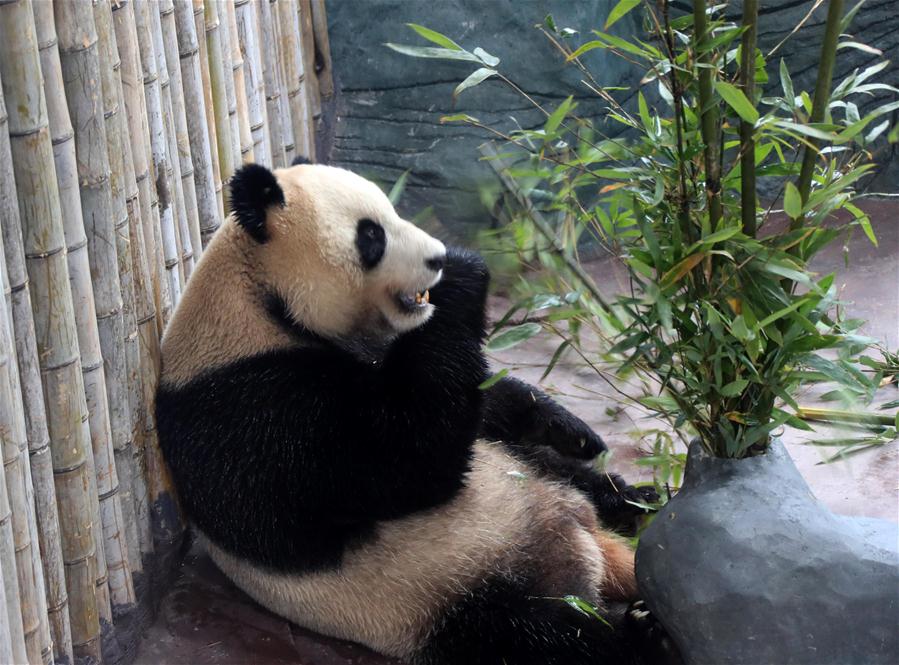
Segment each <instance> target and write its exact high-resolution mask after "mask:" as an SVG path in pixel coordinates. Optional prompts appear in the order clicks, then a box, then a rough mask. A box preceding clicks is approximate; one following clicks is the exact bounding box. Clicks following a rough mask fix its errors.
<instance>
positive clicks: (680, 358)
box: [388, 0, 899, 458]
mask: <svg viewBox="0 0 899 665" xmlns="http://www.w3.org/2000/svg"><path fill="white" fill-rule="evenodd" d="M723 7H724V6H723V5H716V6H707V5H706V3H705V2H704V0H694V2H693V3H692V9H693V11H692V12H689V13H680V14H678V15H674V14H673V8H669V4H668V2H667V1H663V2H661V3H651V2H635V1H633V0H621V1H620V2H618V3H617V4H616V5H615V6H614V8H613V9H612V11H611V12H610V13H609V15H608V17H607V19H606V23H605V26H604V27H603V29H602V30H594V31H593V38H591V39H589V40H587V41H584V42H583V43H581V44H580V45H577V44H576V43H575V42H576V38H575V35H577V34H578V33H576V32H575V31H573V30H569V29H560V28H558V27H557V26H556V25H555V23H554V22H553V20H552V17H547V20H546V22H545V23H544V25H542V26H540V29H541V30H542V32H543V33H544V35H545V36H546V38H547V39H548V40H549V42H550V44H552V45H553V46H554V48H555V49H556V50H557V51H558V52H559V54H560V55H561V56H562V57H563V58H564V60H565V61H566V62H567V63H569V64H570V65H571V66H573V67H577V68H578V70H579V75H580V77H581V78H582V79H583V83H584V86H585V90H586V91H588V92H589V93H591V94H594V95H595V96H596V98H597V99H598V102H599V104H601V105H602V106H604V107H605V108H606V109H607V113H606V117H605V121H606V122H605V123H603V124H600V123H595V122H591V121H590V120H588V119H587V118H586V117H584V116H583V115H580V114H579V113H578V112H577V110H576V108H577V104H576V103H575V101H574V99H573V98H572V97H569V98H568V99H566V100H564V101H563V102H562V103H560V104H558V105H556V106H555V107H551V106H545V105H543V104H541V103H540V102H538V101H537V100H536V99H534V98H533V97H532V96H529V95H527V94H526V93H524V92H523V91H522V88H521V86H519V85H517V84H516V83H515V82H514V81H512V80H511V79H510V78H509V77H508V76H506V75H505V74H504V73H503V72H502V70H501V69H500V68H499V64H500V61H499V59H498V58H496V57H495V56H493V55H491V54H490V53H488V52H487V51H485V50H484V49H481V48H476V49H472V50H469V49H466V48H463V47H462V46H460V45H459V44H457V43H456V42H454V41H453V40H452V39H450V38H449V37H447V36H445V35H442V34H440V33H436V32H434V31H432V30H429V29H428V28H425V27H423V26H418V25H413V26H411V27H412V29H413V30H414V31H415V32H416V33H417V34H418V35H419V36H421V37H422V38H424V39H425V40H427V41H428V42H430V44H431V45H429V46H427V47H418V46H408V45H400V44H389V45H388V46H390V47H391V48H393V49H394V50H395V51H398V52H400V53H403V54H406V55H412V56H416V57H427V58H445V59H447V60H449V61H454V62H460V61H462V62H467V63H470V64H469V66H473V67H475V70H474V71H473V72H472V73H471V74H470V75H469V76H468V77H467V78H465V79H464V80H463V81H462V82H461V83H460V84H459V85H458V86H457V87H456V89H455V92H454V97H458V96H459V95H460V94H461V93H463V92H464V91H465V90H467V89H469V88H471V87H473V86H476V85H480V84H483V83H484V82H485V81H490V82H495V83H487V85H490V84H496V85H505V86H508V87H510V88H511V89H512V90H513V91H516V92H517V93H519V94H521V95H522V96H523V97H524V99H525V101H526V102H527V103H528V104H529V105H530V106H531V108H533V109H534V111H536V112H537V113H539V114H541V115H542V116H543V117H544V118H545V122H544V123H543V126H542V127H541V126H538V127H536V128H534V129H518V130H513V131H504V130H503V129H501V128H497V127H494V126H488V125H486V124H484V123H481V122H480V121H478V120H477V119H475V118H472V117H470V116H467V115H465V114H461V113H460V114H454V115H452V116H447V117H446V118H444V121H446V122H461V123H465V124H468V125H472V126H475V127H480V128H482V129H484V130H486V131H489V132H491V133H492V135H493V136H495V137H499V138H501V139H502V140H504V141H508V142H509V143H510V144H511V146H512V148H511V149H512V150H513V153H514V154H517V156H518V159H519V163H518V164H516V165H515V166H514V168H513V169H511V170H505V173H506V174H507V175H508V176H509V177H510V178H511V179H512V180H513V181H515V182H516V183H520V186H521V187H522V188H524V187H527V188H528V189H532V188H537V189H540V190H543V191H544V192H548V193H549V199H550V201H551V204H550V210H551V211H553V213H554V214H557V215H558V220H559V222H558V223H559V226H558V227H555V228H549V229H548V230H547V229H546V228H544V227H542V226H540V225H537V224H536V223H533V220H527V221H525V222H523V223H526V224H528V225H531V227H532V228H533V229H534V231H533V232H523V230H522V228H520V227H519V228H517V230H516V233H517V236H516V237H518V238H531V239H533V238H534V234H535V233H536V234H538V236H539V235H541V234H542V235H543V236H544V238H542V239H541V242H540V244H541V245H542V247H541V248H540V249H539V250H537V251H534V249H533V248H532V247H531V248H527V249H524V254H525V255H528V256H535V257H537V258H539V260H540V261H541V262H543V263H544V264H545V265H546V266H549V267H552V268H553V269H554V271H555V274H556V275H558V276H559V278H558V282H557V286H556V288H565V289H566V290H567V291H569V292H570V293H568V294H567V295H566V294H565V293H558V292H556V293H545V292H543V293H537V294H533V293H532V294H531V295H530V296H529V297H528V298H526V299H524V300H522V301H521V302H520V303H518V304H517V305H516V306H515V307H514V308H513V312H510V314H509V315H508V316H507V317H506V318H505V319H504V320H505V321H508V320H509V319H510V317H511V316H512V315H513V313H514V311H524V312H525V314H526V315H527V314H528V312H529V311H530V310H533V309H534V307H539V309H542V310H549V313H548V314H546V315H545V318H543V319H542V320H543V322H544V323H543V325H541V323H540V322H539V321H528V322H526V323H522V324H520V325H517V326H514V327H512V328H510V329H508V330H503V331H502V332H501V334H500V335H498V336H497V338H496V339H495V340H494V341H493V342H492V344H493V348H504V347H508V346H511V345H512V344H515V343H517V342H520V341H522V340H524V339H527V338H529V337H531V336H533V335H535V334H538V333H539V332H540V331H541V330H542V329H543V328H544V327H546V328H547V329H550V330H552V331H554V332H556V333H557V334H559V335H560V336H562V338H563V340H562V342H561V345H560V347H559V349H558V350H557V353H556V354H555V355H554V356H553V359H552V360H551V361H550V363H549V367H548V370H547V371H550V370H551V369H552V367H553V365H554V364H555V363H556V362H557V361H558V359H559V358H560V357H561V355H562V354H563V353H564V352H565V351H566V350H570V351H572V352H574V353H577V354H578V355H580V356H581V358H582V359H583V360H584V361H585V362H586V363H587V364H588V365H590V366H591V367H593V368H595V369H597V371H599V372H600V373H601V376H603V377H606V378H607V379H608V380H609V382H610V385H611V386H612V387H613V388H614V389H615V390H618V391H619V392H620V394H621V396H622V397H623V398H624V399H632V398H633V396H632V395H628V394H627V393H625V392H624V391H622V390H621V389H620V388H619V387H618V385H616V382H617V384H620V383H621V382H622V379H624V378H628V377H630V376H632V375H633V374H634V373H636V375H637V376H638V377H639V378H640V379H641V380H642V381H643V382H645V385H647V386H648V390H647V392H646V393H645V394H643V395H642V396H641V397H639V398H638V399H637V401H638V402H639V404H640V405H641V406H642V407H644V408H645V409H647V410H648V411H649V412H650V413H652V414H653V415H656V416H659V417H662V418H665V419H667V420H668V421H669V422H670V424H671V426H672V427H673V429H674V431H675V432H677V433H678V434H680V435H681V436H683V437H685V438H689V437H690V436H693V435H695V436H698V438H699V440H700V441H701V442H702V445H703V446H704V448H705V449H706V450H707V451H708V452H709V453H710V454H712V455H716V456H721V457H732V458H740V457H746V456H749V455H754V454H760V453H763V452H764V451H765V450H766V448H767V446H768V444H769V443H770V441H771V437H772V433H773V432H775V431H776V430H778V428H781V427H782V426H783V425H790V426H793V427H797V428H800V429H809V426H808V425H807V424H806V423H805V422H804V421H803V420H802V419H800V418H799V417H798V415H799V406H798V404H797V403H796V399H795V395H796V391H797V389H798V388H799V387H800V386H801V385H803V384H806V383H809V382H814V381H820V380H830V381H833V382H834V383H835V384H837V385H838V386H840V388H841V389H842V390H844V391H847V392H850V393H853V394H856V395H859V396H860V397H862V398H864V399H870V398H871V397H872V396H873V391H874V390H875V389H876V387H877V385H878V383H879V375H878V374H877V373H874V374H873V375H869V374H865V373H864V372H862V371H861V368H860V366H859V364H860V360H859V354H860V352H861V351H862V350H863V349H864V348H865V347H866V346H867V343H868V342H867V341H866V340H865V339H864V338H862V337H860V336H859V335H857V334H855V332H854V331H855V328H856V327H857V326H858V325H859V323H860V322H848V321H846V320H844V319H842V317H841V316H840V308H839V307H838V305H839V301H838V296H837V291H836V287H835V283H834V282H835V278H834V275H832V274H831V275H826V276H823V277H822V276H819V275H816V274H815V273H814V272H813V271H812V270H810V269H809V267H808V262H809V261H810V260H811V259H812V258H813V257H814V256H815V255H816V254H817V253H818V252H820V251H821V249H823V248H824V247H826V246H828V245H829V244H831V243H832V242H833V241H835V240H836V239H838V238H845V237H846V236H847V235H848V234H849V233H851V232H853V231H856V230H858V231H860V232H862V233H864V234H865V235H867V236H868V238H869V239H870V240H871V241H872V242H874V243H876V238H875V236H874V233H873V231H872V228H871V224H870V220H869V219H868V217H867V215H866V214H865V213H864V212H863V210H862V209H860V208H859V207H858V206H856V205H855V203H853V201H854V199H855V198H856V197H857V195H858V189H857V185H858V182H859V180H860V179H861V178H863V177H864V176H865V175H866V174H869V173H870V172H871V170H872V169H873V168H874V164H873V163H872V161H871V157H872V154H873V152H872V146H874V145H876V142H877V141H878V140H880V141H885V139H886V137H887V136H888V135H889V136H892V137H893V140H895V138H896V130H893V131H892V132H888V129H889V119H888V118H889V115H890V114H891V113H894V112H895V111H896V110H897V109H899V102H896V101H888V102H887V103H880V104H879V105H878V104H874V105H873V106H874V108H873V109H872V110H870V111H869V112H868V113H867V114H865V115H863V116H860V114H859V112H858V105H857V103H856V102H857V100H858V99H859V97H861V96H862V95H869V94H871V93H878V94H881V95H885V96H886V97H888V98H889V97H895V95H897V94H899V89H897V88H896V87H895V86H892V85H889V84H887V83H879V82H878V83H874V82H871V81H870V79H872V77H874V76H875V75H876V74H877V73H878V72H880V71H883V69H884V68H885V67H886V66H888V65H887V62H886V61H883V62H878V63H876V64H872V65H870V66H869V67H867V68H865V69H864V70H862V71H856V72H853V73H851V74H850V75H849V76H848V77H847V78H846V79H844V80H843V81H842V82H840V83H839V84H838V85H837V86H835V87H833V89H832V88H831V76H832V72H833V63H834V59H835V57H836V54H837V52H838V50H839V49H843V48H860V49H861V50H863V51H865V52H868V53H871V52H874V53H877V51H876V49H872V48H871V47H869V46H865V45H864V44H861V43H860V42H859V41H858V40H857V39H854V38H851V37H848V38H845V39H843V40H842V41H840V37H839V36H840V35H844V34H846V33H847V31H848V28H849V24H850V22H851V20H852V17H853V16H854V14H855V12H856V11H858V8H859V7H860V5H857V6H856V7H855V9H853V10H852V11H851V12H849V13H848V14H846V15H845V16H844V15H843V11H842V3H841V1H840V0H831V2H830V3H829V6H828V11H827V21H826V25H825V30H824V39H823V41H822V44H821V54H820V58H819V60H818V62H819V69H818V77H817V81H816V83H815V90H814V91H813V93H814V94H813V95H809V94H807V93H805V92H802V91H796V90H794V87H793V82H792V79H791V77H790V74H789V71H788V67H787V65H786V63H784V62H783V61H781V62H780V65H779V68H778V73H779V78H780V84H781V88H782V91H783V92H782V94H780V92H779V91H775V90H773V89H772V87H771V86H769V85H766V84H767V83H768V78H767V69H768V63H767V62H766V58H765V54H763V53H762V51H761V50H759V49H758V47H757V46H756V44H755V41H756V34H757V28H756V26H755V24H756V22H757V19H758V5H757V3H755V2H752V1H749V2H746V3H744V4H743V21H742V24H740V25H738V24H735V23H733V22H731V21H730V20H728V18H727V17H726V16H725V15H724V14H723ZM638 8H639V10H640V11H641V12H642V16H643V21H642V22H641V23H640V25H642V29H643V31H644V33H645V34H639V35H638V37H635V38H631V39H626V38H622V37H620V36H617V35H616V34H614V33H613V32H610V31H609V29H610V28H611V27H612V26H613V25H615V24H616V23H618V22H619V21H621V20H622V19H623V18H624V17H625V16H628V14H630V13H631V12H636V11H637V10H638ZM635 15H636V14H635ZM635 15H634V16H635ZM631 18H633V16H632V17H631ZM632 25H637V24H636V23H632ZM741 49H745V52H742V53H741ZM594 50H604V51H608V52H609V53H610V54H612V55H617V56H620V57H622V58H624V59H625V60H626V61H627V62H629V63H630V64H631V65H633V66H634V67H636V68H637V73H638V75H639V76H640V77H641V78H640V83H639V85H638V86H637V89H636V90H628V91H627V94H629V95H632V97H633V101H632V102H627V103H626V102H625V101H624V100H625V96H624V95H616V94H615V92H616V90H614V89H609V88H604V87H603V85H602V84H601V83H600V82H599V77H597V76H595V75H594V73H593V72H592V71H591V70H590V68H589V67H588V66H587V65H586V63H585V61H584V59H583V56H585V55H586V54H587V53H589V52H590V51H594ZM763 89H764V94H763V92H762V90H763ZM813 99H814V101H813ZM610 127H617V128H620V129H621V131H619V132H616V133H615V134H610V133H609V128H610ZM515 151H517V153H516V152H515ZM798 155H802V159H801V162H802V164H801V165H800V164H799V163H798V162H797V161H796V160H795V159H794V157H796V156H798ZM503 157H504V158H506V157H508V152H507V153H506V154H505V155H503ZM748 170H752V171H754V173H753V175H749V174H748V173H746V171H748ZM762 179H764V180H765V183H766V184H768V185H769V186H774V187H777V188H779V190H780V195H778V196H775V197H769V198H770V199H771V200H770V201H769V202H768V206H767V208H765V209H762V208H759V207H758V206H759V202H760V198H759V196H758V192H757V191H756V189H757V185H756V182H757V181H759V180H762ZM544 196H546V194H544ZM778 202H781V205H782V208H783V214H785V216H786V217H788V218H789V219H790V220H791V222H790V224H789V225H788V226H787V228H785V229H780V228H779V227H778V226H777V225H778V222H777V218H778V217H777V213H778V212H779V211H777V209H776V208H777V203H778ZM838 211H839V212H842V213H843V216H836V217H835V216H834V213H836V212H838ZM525 212H526V213H529V212H530V211H525ZM526 217H527V215H524V216H523V218H522V219H524V218H526ZM847 218H848V221H846V220H847ZM825 222H826V224H825ZM589 236H592V237H594V238H595V240H596V241H597V242H598V243H599V244H600V245H602V246H605V247H607V248H609V250H610V251H611V252H612V253H613V255H615V256H618V257H621V261H622V263H623V266H624V268H625V270H626V272H627V276H628V281H629V285H628V288H627V289H626V292H625V293H624V294H623V295H620V296H619V297H617V298H615V299H611V300H607V299H605V298H603V297H602V295H601V294H599V293H598V291H597V290H596V288H595V285H593V284H591V283H590V280H589V277H584V276H583V275H581V274H579V273H578V272H577V271H576V270H572V265H574V266H577V259H576V257H577V252H578V242H579V240H580V239H582V238H586V237H589ZM531 244H533V243H531ZM544 247H545V249H544ZM553 309H555V310H556V311H555V312H554V311H552V310H553ZM538 318H539V317H538ZM563 321H566V322H567V327H566V326H564V325H563V324H562V323H561V322H563ZM585 326H586V327H589V328H590V329H591V330H592V331H593V332H594V333H596V335H598V336H599V337H600V338H601V339H605V340H608V341H609V344H608V346H607V347H606V349H605V350H604V351H599V350H598V349H596V348H589V347H588V346H587V344H586V343H585V342H584V338H583V336H582V335H581V330H582V329H583V328H584V327H585ZM825 350H830V351H832V352H834V353H835V357H830V356H826V355H822V354H821V352H822V351H825ZM608 365H612V366H613V367H615V368H616V371H617V377H615V378H614V379H611V378H608V375H607V370H606V369H605V367H608Z"/></svg>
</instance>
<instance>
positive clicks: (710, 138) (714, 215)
mask: <svg viewBox="0 0 899 665" xmlns="http://www.w3.org/2000/svg"><path fill="white" fill-rule="evenodd" d="M693 24H694V25H695V26H696V44H695V47H696V52H697V55H696V61H697V62H698V63H700V64H702V65H704V66H703V67H701V68H700V69H699V110H700V115H701V121H702V142H703V143H705V190H706V192H705V194H706V199H707V200H708V206H709V226H710V230H711V231H715V230H716V229H717V228H718V222H719V221H720V220H721V216H722V214H723V211H722V209H721V143H720V141H719V136H718V101H717V100H716V99H715V94H714V88H713V78H714V70H713V69H712V58H711V55H712V54H711V51H710V49H709V46H708V44H709V42H710V41H711V34H710V32H709V19H708V14H707V13H706V3H705V0H693Z"/></svg>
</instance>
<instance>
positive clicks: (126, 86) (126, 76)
mask: <svg viewBox="0 0 899 665" xmlns="http://www.w3.org/2000/svg"><path fill="white" fill-rule="evenodd" d="M112 17H113V25H114V27H115V36H116V44H117V46H118V50H119V57H120V59H121V66H120V69H119V74H120V79H121V81H120V82H121V85H120V90H121V91H122V97H123V99H124V100H125V108H126V111H127V113H126V116H127V119H128V133H129V137H130V139H131V144H132V147H133V150H132V160H133V167H134V174H135V181H136V183H137V190H138V199H137V202H138V204H139V205H138V209H137V210H135V209H129V227H130V230H131V238H132V244H131V250H132V269H133V275H134V298H135V303H134V304H135V316H136V318H137V327H138V346H139V349H140V375H141V382H140V383H141V390H140V394H139V398H138V402H137V404H136V405H135V408H137V409H138V423H137V428H136V431H135V439H134V453H133V454H134V458H133V467H134V469H135V474H134V476H133V478H132V481H133V491H134V496H133V503H134V511H135V516H136V522H137V525H136V526H137V532H138V541H139V546H140V554H141V556H148V555H150V554H151V553H152V552H153V537H152V531H151V525H150V499H149V488H148V487H147V479H146V475H145V473H143V470H144V469H145V468H146V448H147V440H146V431H147V429H148V427H149V426H150V425H149V423H151V422H152V412H151V408H150V407H148V402H149V400H151V399H152V396H153V393H152V392H151V391H152V389H153V387H155V385H156V376H157V372H158V365H159V331H160V330H161V328H162V324H163V323H164V322H165V321H166V320H167V318H168V316H169V315H170V313H171V303H172V301H171V293H170V292H169V290H168V282H167V280H166V279H165V277H164V275H165V264H164V262H163V257H162V252H161V249H160V247H161V243H162V241H161V231H160V219H159V208H158V200H157V197H156V189H155V187H153V185H152V179H151V178H150V168H149V164H150V161H151V160H150V148H149V145H148V141H147V137H148V136H149V123H148V121H147V114H146V99H145V97H144V85H143V72H142V69H141V64H140V56H139V54H138V46H137V29H136V26H135V22H134V6H133V3H131V2H128V1H127V0H117V1H116V2H115V3H114V4H113V7H112ZM141 556H135V557H133V558H132V565H133V564H134V562H135V561H138V560H140V559H141Z"/></svg>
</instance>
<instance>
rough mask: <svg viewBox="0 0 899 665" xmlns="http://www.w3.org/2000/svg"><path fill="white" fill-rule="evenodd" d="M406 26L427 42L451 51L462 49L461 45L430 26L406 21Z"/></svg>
mask: <svg viewBox="0 0 899 665" xmlns="http://www.w3.org/2000/svg"><path fill="white" fill-rule="evenodd" d="M406 25H407V26H409V27H410V28H412V29H413V30H415V32H417V33H418V34H419V35H421V36H422V37H424V38H425V39H427V40H428V41H429V42H432V43H434V44H437V45H438V46H442V47H443V48H446V49H450V50H451V51H464V50H465V49H463V48H462V47H461V46H459V45H458V44H457V43H456V42H454V41H453V40H452V39H450V38H449V37H447V36H446V35H443V34H441V33H439V32H437V31H436V30H431V29H430V28H426V27H424V26H423V25H418V24H417V23H407V24H406Z"/></svg>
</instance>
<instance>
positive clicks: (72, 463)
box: [0, 0, 100, 660]
mask: <svg viewBox="0 0 899 665" xmlns="http://www.w3.org/2000/svg"><path fill="white" fill-rule="evenodd" d="M0 76H2V78H3V82H2V85H3V94H4V96H5V98H6V103H7V110H8V112H9V131H10V138H11V145H12V156H13V159H12V162H13V165H14V171H15V179H16V190H17V195H18V203H19V213H20V216H21V222H22V232H23V233H22V239H23V246H24V249H25V256H26V266H27V270H28V276H29V278H30V280H31V291H30V295H31V299H32V305H33V308H34V324H35V332H36V340H37V346H38V358H39V362H40V366H41V373H42V377H43V391H44V401H45V404H46V405H47V420H48V423H47V424H48V430H49V434H50V442H51V451H52V458H53V468H54V473H55V483H56V496H57V507H58V510H59V515H60V520H59V522H60V531H61V538H62V551H63V558H64V561H65V564H66V583H67V588H68V596H69V616H70V618H71V627H72V638H73V642H74V644H73V647H74V654H75V655H76V656H80V657H88V658H94V659H95V660H99V659H100V626H99V621H98V616H97V598H96V591H95V589H96V586H95V583H96V559H97V556H96V553H95V546H94V538H93V531H94V524H95V517H94V514H93V511H92V505H91V493H90V487H91V484H92V482H91V481H92V478H91V474H90V473H89V471H90V463H89V462H90V459H91V456H92V455H91V449H90V439H89V436H87V434H88V433H87V431H86V428H85V427H83V421H84V417H85V413H84V384H83V379H82V374H81V362H80V357H79V353H78V346H77V345H78V336H77V330H76V325H75V313H74V305H73V301H72V292H71V290H70V286H69V279H68V270H67V265H66V251H65V250H66V241H65V235H64V231H63V219H62V213H61V210H60V200H59V197H58V188H57V182H56V172H55V169H54V161H53V151H52V145H51V139H50V132H49V128H48V116H47V104H46V101H45V98H44V91H43V90H42V88H41V83H42V75H41V67H40V59H39V54H38V41H37V35H36V33H35V25H34V19H33V17H32V8H31V2H30V0H16V1H15V2H8V3H6V4H3V5H0ZM7 581H8V580H7Z"/></svg>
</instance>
